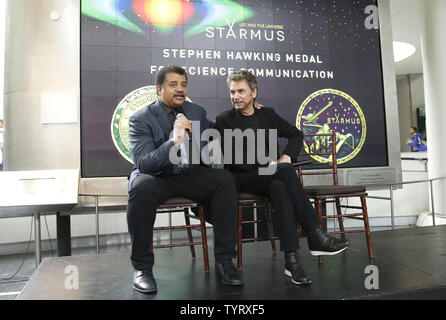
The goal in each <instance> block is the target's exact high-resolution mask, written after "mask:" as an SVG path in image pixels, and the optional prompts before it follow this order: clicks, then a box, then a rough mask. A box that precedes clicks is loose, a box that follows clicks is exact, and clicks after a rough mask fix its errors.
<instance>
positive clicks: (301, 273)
mask: <svg viewBox="0 0 446 320" xmlns="http://www.w3.org/2000/svg"><path fill="white" fill-rule="evenodd" d="M285 275H286V276H288V277H290V278H291V281H292V282H293V283H295V284H310V283H311V279H310V277H309V276H308V274H307V273H306V271H305V270H304V268H303V267H302V264H301V263H300V259H299V255H298V254H297V251H293V252H285Z"/></svg>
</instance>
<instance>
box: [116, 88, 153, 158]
mask: <svg viewBox="0 0 446 320" xmlns="http://www.w3.org/2000/svg"><path fill="white" fill-rule="evenodd" d="M156 99H157V94H156V86H147V87H142V88H139V89H136V90H135V91H132V92H130V93H129V94H128V95H126V96H125V98H124V99H122V100H121V102H119V104H118V106H117V107H116V110H115V113H114V114H113V118H112V121H111V135H112V139H113V143H114V144H115V147H116V149H118V151H119V153H120V154H121V155H122V156H123V157H124V158H125V159H126V160H127V161H129V162H131V163H133V160H132V156H131V153H130V139H129V119H130V117H131V115H132V114H133V113H135V111H137V110H139V109H141V108H143V107H145V106H148V105H149V104H151V103H152V102H154V101H155V100H156Z"/></svg>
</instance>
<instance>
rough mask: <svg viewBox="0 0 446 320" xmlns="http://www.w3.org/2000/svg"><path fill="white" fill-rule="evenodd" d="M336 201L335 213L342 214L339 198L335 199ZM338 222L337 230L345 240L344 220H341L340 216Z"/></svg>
mask: <svg viewBox="0 0 446 320" xmlns="http://www.w3.org/2000/svg"><path fill="white" fill-rule="evenodd" d="M335 201H336V213H337V215H338V216H340V215H342V209H341V201H340V200H339V198H336V199H335ZM338 223H339V230H340V231H341V232H342V233H341V238H342V240H345V233H344V221H343V220H342V217H338Z"/></svg>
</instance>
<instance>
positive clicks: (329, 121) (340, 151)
mask: <svg viewBox="0 0 446 320" xmlns="http://www.w3.org/2000/svg"><path fill="white" fill-rule="evenodd" d="M296 127H297V128H298V129H300V130H301V131H302V132H303V133H304V134H320V133H330V132H331V131H332V130H334V131H335V132H336V149H337V159H338V164H342V163H346V162H348V161H350V160H352V159H353V158H354V157H355V156H356V155H357V154H358V153H359V152H360V151H361V149H362V147H363V146H364V142H365V139H366V132H367V124H366V120H365V117H364V114H363V112H362V110H361V107H360V106H359V104H358V103H357V102H356V101H355V99H353V98H352V97H351V96H349V95H348V94H347V93H345V92H342V91H339V90H335V89H323V90H319V91H316V92H314V93H312V94H311V95H309V96H308V97H307V98H306V99H305V100H304V102H303V103H302V104H301V106H300V108H299V111H298V113H297V119H296ZM304 147H305V148H306V150H307V151H308V150H310V148H311V149H313V148H314V146H308V145H307V144H306V143H305V142H304ZM312 158H314V159H315V160H317V161H319V162H321V163H327V162H329V158H328V156H322V155H321V156H319V155H312Z"/></svg>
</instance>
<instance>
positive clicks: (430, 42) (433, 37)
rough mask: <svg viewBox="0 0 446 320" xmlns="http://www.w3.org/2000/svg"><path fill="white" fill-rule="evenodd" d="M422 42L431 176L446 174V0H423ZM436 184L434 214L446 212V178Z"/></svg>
mask: <svg viewBox="0 0 446 320" xmlns="http://www.w3.org/2000/svg"><path fill="white" fill-rule="evenodd" d="M422 2H423V4H424V8H423V9H424V12H423V10H422V23H421V29H422V30H421V38H422V39H421V42H422V51H423V52H422V54H423V73H424V87H425V99H426V134H427V143H428V152H427V154H428V170H429V178H437V177H444V176H446V58H445V54H446V35H445V33H444V32H445V30H446V1H445V0H424V1H422ZM433 186H434V200H435V201H434V205H435V213H442V214H445V213H446V180H441V181H436V182H434V184H433Z"/></svg>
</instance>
